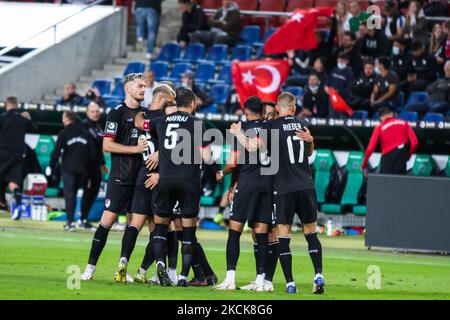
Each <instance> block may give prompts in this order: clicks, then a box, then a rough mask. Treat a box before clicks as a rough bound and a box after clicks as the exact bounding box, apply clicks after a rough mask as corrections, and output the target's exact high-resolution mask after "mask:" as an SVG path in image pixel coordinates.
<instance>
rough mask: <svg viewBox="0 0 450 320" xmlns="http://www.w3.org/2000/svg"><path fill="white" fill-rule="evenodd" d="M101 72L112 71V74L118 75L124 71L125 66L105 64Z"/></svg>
mask: <svg viewBox="0 0 450 320" xmlns="http://www.w3.org/2000/svg"><path fill="white" fill-rule="evenodd" d="M103 70H108V71H114V72H116V73H118V74H121V73H123V71H124V70H125V65H123V64H115V63H112V64H109V63H108V64H105V65H104V66H103Z"/></svg>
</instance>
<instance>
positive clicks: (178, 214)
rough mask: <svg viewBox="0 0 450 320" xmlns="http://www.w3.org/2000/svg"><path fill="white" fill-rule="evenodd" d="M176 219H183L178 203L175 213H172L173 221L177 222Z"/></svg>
mask: <svg viewBox="0 0 450 320" xmlns="http://www.w3.org/2000/svg"><path fill="white" fill-rule="evenodd" d="M175 219H181V209H180V203H179V202H177V203H176V204H175V207H174V208H173V211H172V220H175Z"/></svg>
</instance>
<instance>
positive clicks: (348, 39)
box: [333, 31, 362, 74]
mask: <svg viewBox="0 0 450 320" xmlns="http://www.w3.org/2000/svg"><path fill="white" fill-rule="evenodd" d="M341 53H345V54H346V55H348V56H349V59H350V66H351V67H352V69H353V72H355V73H356V74H358V73H360V72H361V71H362V59H361V51H360V49H359V47H358V45H357V39H356V34H355V33H353V32H351V31H347V32H345V33H344V36H343V38H342V46H340V47H339V48H338V49H337V51H336V55H335V56H334V59H333V62H334V64H333V66H336V64H337V57H338V56H339V55H340V54H341Z"/></svg>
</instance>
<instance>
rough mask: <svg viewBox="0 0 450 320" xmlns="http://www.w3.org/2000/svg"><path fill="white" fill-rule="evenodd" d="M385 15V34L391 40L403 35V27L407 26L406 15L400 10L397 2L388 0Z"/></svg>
mask: <svg viewBox="0 0 450 320" xmlns="http://www.w3.org/2000/svg"><path fill="white" fill-rule="evenodd" d="M384 12H385V17H384V19H383V22H384V24H383V25H384V27H383V28H384V30H383V32H384V34H385V35H386V37H387V38H388V40H389V41H390V42H391V44H392V42H393V41H394V40H397V39H399V38H402V37H403V28H404V27H405V22H406V20H405V17H404V16H403V15H402V14H401V13H400V12H399V11H398V9H397V6H396V5H395V2H393V1H387V2H386V3H385V5H384Z"/></svg>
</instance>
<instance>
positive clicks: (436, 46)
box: [429, 23, 445, 75]
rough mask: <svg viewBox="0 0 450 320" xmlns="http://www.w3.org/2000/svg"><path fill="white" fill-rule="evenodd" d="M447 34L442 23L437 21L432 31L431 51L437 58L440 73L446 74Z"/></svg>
mask: <svg viewBox="0 0 450 320" xmlns="http://www.w3.org/2000/svg"><path fill="white" fill-rule="evenodd" d="M444 41H445V34H444V30H443V29H442V24H440V23H436V24H435V25H434V27H433V31H432V32H431V39H430V49H429V53H430V54H431V55H433V56H434V57H435V58H436V62H437V68H438V73H439V74H440V75H443V74H444V64H445V42H444Z"/></svg>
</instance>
